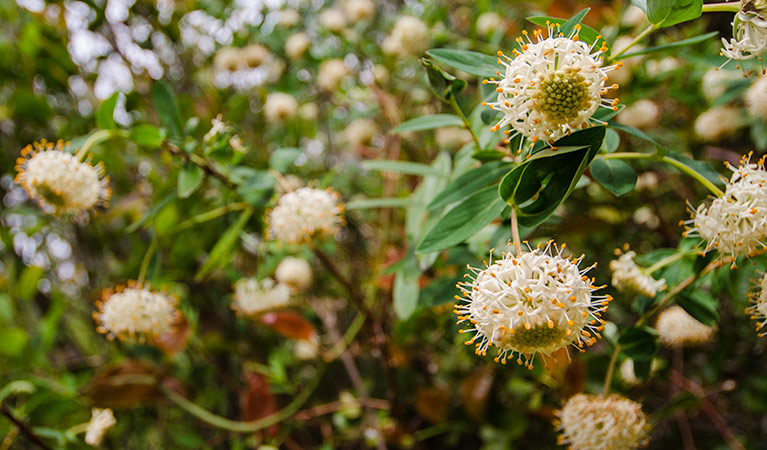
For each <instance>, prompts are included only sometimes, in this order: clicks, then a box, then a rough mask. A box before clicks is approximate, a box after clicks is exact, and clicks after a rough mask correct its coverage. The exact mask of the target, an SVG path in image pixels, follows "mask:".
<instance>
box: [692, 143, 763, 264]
mask: <svg viewBox="0 0 767 450" xmlns="http://www.w3.org/2000/svg"><path fill="white" fill-rule="evenodd" d="M750 158H751V153H749V154H748V155H747V156H745V157H744V158H743V159H742V161H741V165H740V166H739V167H733V166H731V165H730V164H727V167H728V168H729V169H730V170H732V171H733V174H732V177H730V179H729V180H728V181H726V188H725V191H724V195H723V196H722V197H717V198H715V199H714V201H713V202H712V203H711V206H708V207H707V206H706V204H705V203H702V204H701V205H700V206H698V208H697V209H696V210H695V211H694V212H693V213H692V216H693V217H692V219H691V220H688V221H687V222H685V224H686V225H687V226H688V228H687V229H686V230H685V232H684V235H685V236H695V235H698V236H700V237H702V238H703V239H704V240H705V241H706V243H707V245H706V251H709V250H710V249H712V248H715V249H717V250H719V252H721V253H722V254H728V253H729V254H731V255H732V256H733V257H737V256H741V255H750V254H751V253H752V251H753V250H755V249H757V248H764V247H765V245H764V242H765V238H767V171H765V170H764V157H762V158H760V159H759V160H758V161H757V163H756V164H753V163H750ZM733 264H734V262H733Z"/></svg>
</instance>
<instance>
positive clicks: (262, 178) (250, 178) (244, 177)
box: [233, 167, 276, 207]
mask: <svg viewBox="0 0 767 450" xmlns="http://www.w3.org/2000/svg"><path fill="white" fill-rule="evenodd" d="M243 169H247V170H243V171H242V172H240V173H238V174H237V175H239V176H240V177H241V179H240V180H239V183H238V186H237V193H238V194H240V197H242V199H243V200H245V201H246V202H248V203H250V204H251V205H253V206H259V207H260V206H264V205H266V203H267V202H268V201H269V197H271V195H272V189H273V188H274V185H275V183H276V180H275V179H274V177H273V176H272V175H271V174H270V173H269V172H268V171H266V170H255V169H251V168H250V167H247V168H243ZM234 174H235V173H234V172H233V175H234Z"/></svg>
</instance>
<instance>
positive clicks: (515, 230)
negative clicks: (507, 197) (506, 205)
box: [511, 205, 522, 257]
mask: <svg viewBox="0 0 767 450" xmlns="http://www.w3.org/2000/svg"><path fill="white" fill-rule="evenodd" d="M511 237H512V238H513V239H514V249H515V250H516V252H517V257H520V256H522V242H521V241H520V239H519V221H517V207H516V206H514V205H512V206H511Z"/></svg>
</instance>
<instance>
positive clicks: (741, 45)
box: [721, 10, 767, 61]
mask: <svg viewBox="0 0 767 450" xmlns="http://www.w3.org/2000/svg"><path fill="white" fill-rule="evenodd" d="M765 53H767V19H765V18H764V17H762V16H761V14H759V13H758V12H756V11H743V10H741V11H739V12H738V14H736V15H735V18H734V20H733V22H732V39H730V40H729V41H728V40H727V39H725V38H722V51H721V54H722V56H725V57H726V58H728V59H729V60H736V61H743V60H749V59H753V58H758V59H759V60H761V59H762V56H763V55H764V54H765Z"/></svg>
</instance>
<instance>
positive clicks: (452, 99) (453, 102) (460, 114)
mask: <svg viewBox="0 0 767 450" xmlns="http://www.w3.org/2000/svg"><path fill="white" fill-rule="evenodd" d="M449 103H450V106H452V107H453V110H454V111H455V113H456V114H457V115H458V117H460V118H461V120H462V121H463V125H464V126H465V127H466V129H467V130H469V133H471V138H472V139H473V140H474V144H475V145H476V146H477V151H480V150H482V147H481V146H480V145H479V138H478V137H477V134H476V133H474V129H472V128H471V122H469V119H467V118H466V115H465V114H464V113H463V111H462V110H461V107H460V106H459V105H458V102H457V101H456V99H455V95H451V96H450V102H449Z"/></svg>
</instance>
